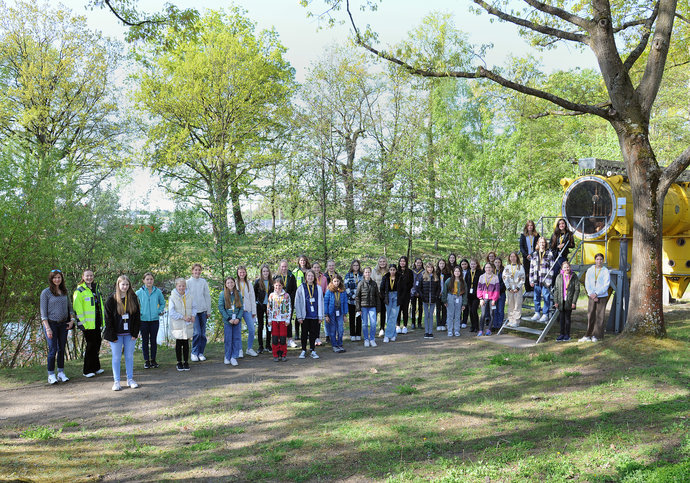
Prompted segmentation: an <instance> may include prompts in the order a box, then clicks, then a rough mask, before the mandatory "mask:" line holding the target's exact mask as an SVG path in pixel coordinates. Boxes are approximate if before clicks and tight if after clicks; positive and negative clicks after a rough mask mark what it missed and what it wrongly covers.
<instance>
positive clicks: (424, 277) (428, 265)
mask: <svg viewBox="0 0 690 483" xmlns="http://www.w3.org/2000/svg"><path fill="white" fill-rule="evenodd" d="M416 261H417V260H415V262H416ZM428 268H431V270H432V272H431V274H429V272H428V271H427V269H428ZM422 280H424V281H425V282H428V281H430V280H433V281H434V282H438V280H439V278H438V275H436V271H435V270H434V264H433V263H431V262H426V265H424V273H423V274H422Z"/></svg>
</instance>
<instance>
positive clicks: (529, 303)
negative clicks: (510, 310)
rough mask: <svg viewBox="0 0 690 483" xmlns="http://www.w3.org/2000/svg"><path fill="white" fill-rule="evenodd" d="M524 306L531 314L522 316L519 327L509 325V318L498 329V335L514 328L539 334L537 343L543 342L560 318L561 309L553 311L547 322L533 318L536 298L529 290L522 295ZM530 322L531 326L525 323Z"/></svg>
mask: <svg viewBox="0 0 690 483" xmlns="http://www.w3.org/2000/svg"><path fill="white" fill-rule="evenodd" d="M522 308H523V309H527V310H528V311H529V313H530V315H526V316H523V317H521V321H522V322H521V323H520V326H518V327H509V326H508V325H507V319H506V320H505V321H504V322H503V326H501V328H500V329H499V330H498V334H497V335H501V333H502V332H503V331H504V330H514V331H516V332H524V333H527V334H533V335H536V336H537V342H536V343H537V344H539V343H540V342H543V341H544V339H545V338H546V335H547V334H548V333H549V330H551V326H552V325H553V324H554V323H555V322H556V321H557V320H558V316H559V311H558V310H554V311H552V312H551V314H550V316H549V319H548V320H547V321H546V322H540V321H538V320H532V316H531V314H533V313H534V298H533V297H532V292H527V293H525V294H523V297H522ZM526 323H527V324H530V325H531V326H526V325H524V324H526Z"/></svg>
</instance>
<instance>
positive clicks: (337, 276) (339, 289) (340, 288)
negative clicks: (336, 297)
mask: <svg viewBox="0 0 690 483" xmlns="http://www.w3.org/2000/svg"><path fill="white" fill-rule="evenodd" d="M336 278H337V279H338V280H340V283H339V284H338V288H336V287H335V285H333V280H335V279H336ZM343 285H345V283H344V282H343V277H341V276H340V275H338V274H337V273H336V274H335V277H333V278H332V279H331V282H330V283H329V284H328V290H330V291H331V292H333V293H336V292H344V291H345V287H344V286H343Z"/></svg>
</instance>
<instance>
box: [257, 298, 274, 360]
mask: <svg viewBox="0 0 690 483" xmlns="http://www.w3.org/2000/svg"><path fill="white" fill-rule="evenodd" d="M256 318H257V320H258V322H259V332H258V333H257V337H256V338H257V339H258V341H259V349H263V348H264V340H263V339H262V337H263V331H264V323H265V325H266V348H267V349H270V348H271V331H270V330H268V328H269V327H270V325H269V323H268V310H267V308H266V305H265V304H256Z"/></svg>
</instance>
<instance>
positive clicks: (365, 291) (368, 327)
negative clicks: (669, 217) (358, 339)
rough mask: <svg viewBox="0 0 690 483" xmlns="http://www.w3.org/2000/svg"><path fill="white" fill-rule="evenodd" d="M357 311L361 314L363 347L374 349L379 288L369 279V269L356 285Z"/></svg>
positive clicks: (367, 268)
mask: <svg viewBox="0 0 690 483" xmlns="http://www.w3.org/2000/svg"><path fill="white" fill-rule="evenodd" d="M355 298H356V301H357V311H358V312H361V313H362V324H363V326H364V347H370V346H371V347H376V340H375V337H374V335H375V334H376V308H377V307H378V304H379V300H380V297H379V287H378V285H376V282H375V281H374V279H372V278H371V267H366V268H365V269H364V278H363V279H362V280H361V281H360V282H359V284H358V285H357V294H356V296H355Z"/></svg>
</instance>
